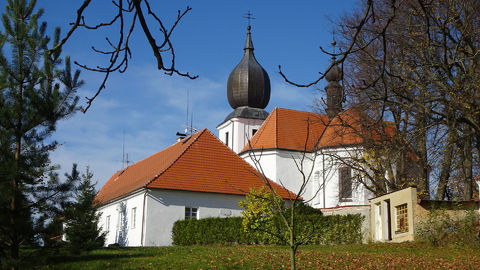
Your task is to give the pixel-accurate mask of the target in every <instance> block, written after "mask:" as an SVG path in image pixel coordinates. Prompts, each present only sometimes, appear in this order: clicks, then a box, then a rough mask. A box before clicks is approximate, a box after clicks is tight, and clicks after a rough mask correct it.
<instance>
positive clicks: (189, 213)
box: [185, 207, 198, 219]
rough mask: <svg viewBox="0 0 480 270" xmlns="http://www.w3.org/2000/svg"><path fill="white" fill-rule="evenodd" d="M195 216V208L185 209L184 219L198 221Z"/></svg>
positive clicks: (196, 210)
mask: <svg viewBox="0 0 480 270" xmlns="http://www.w3.org/2000/svg"><path fill="white" fill-rule="evenodd" d="M197 214H198V208H197V207H185V219H198V217H197Z"/></svg>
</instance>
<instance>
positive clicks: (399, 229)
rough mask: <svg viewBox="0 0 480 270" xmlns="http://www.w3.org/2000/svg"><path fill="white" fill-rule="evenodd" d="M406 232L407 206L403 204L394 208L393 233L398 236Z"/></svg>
mask: <svg viewBox="0 0 480 270" xmlns="http://www.w3.org/2000/svg"><path fill="white" fill-rule="evenodd" d="M402 218H403V221H402ZM402 225H403V226H402ZM408 231H409V226H408V204H407V203H403V204H400V205H397V206H395V233H396V234H400V233H406V232H408Z"/></svg>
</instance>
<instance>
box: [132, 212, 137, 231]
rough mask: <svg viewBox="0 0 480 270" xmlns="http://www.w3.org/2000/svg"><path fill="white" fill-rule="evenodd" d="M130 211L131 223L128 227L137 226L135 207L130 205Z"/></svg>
mask: <svg viewBox="0 0 480 270" xmlns="http://www.w3.org/2000/svg"><path fill="white" fill-rule="evenodd" d="M130 211H131V212H130V218H131V223H132V225H131V226H130V229H135V227H136V226H137V207H132V209H131V210H130Z"/></svg>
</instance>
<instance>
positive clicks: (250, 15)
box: [243, 10, 256, 26]
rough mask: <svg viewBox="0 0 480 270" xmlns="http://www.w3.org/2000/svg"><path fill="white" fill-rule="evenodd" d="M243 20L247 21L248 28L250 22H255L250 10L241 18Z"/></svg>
mask: <svg viewBox="0 0 480 270" xmlns="http://www.w3.org/2000/svg"><path fill="white" fill-rule="evenodd" d="M243 18H245V19H247V20H248V26H250V20H255V19H256V18H255V17H253V14H252V13H251V12H250V10H249V11H248V12H247V14H245V16H243Z"/></svg>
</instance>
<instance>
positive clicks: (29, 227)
mask: <svg viewBox="0 0 480 270" xmlns="http://www.w3.org/2000/svg"><path fill="white" fill-rule="evenodd" d="M35 2H36V1H26V0H8V1H7V4H6V6H5V11H4V13H3V14H2V26H3V27H1V28H0V29H1V30H0V190H1V191H2V196H0V228H1V230H0V250H1V252H0V256H2V257H9V258H10V259H11V260H10V259H9V262H8V264H10V265H12V267H13V268H15V265H16V264H17V263H18V250H19V248H20V244H21V243H32V242H34V241H35V239H34V237H36V236H37V235H38V232H41V231H43V230H44V224H45V221H46V220H48V219H49V218H52V217H54V216H55V214H56V213H58V210H59V208H60V202H62V201H64V200H66V198H68V192H69V191H70V190H71V188H72V186H73V183H72V182H69V181H65V182H60V181H59V179H58V177H57V175H56V174H55V173H54V172H53V170H54V169H55V167H54V166H51V165H50V161H49V153H50V152H51V151H53V150H54V149H55V148H56V147H57V143H56V142H55V141H52V140H48V138H49V136H51V135H52V133H53V132H54V131H55V128H56V123H57V121H59V120H61V119H64V118H67V117H68V116H70V115H71V114H72V113H74V112H75V111H76V109H77V102H78V97H77V96H76V95H75V92H76V90H77V89H78V88H79V87H80V86H81V85H82V83H83V82H82V81H80V80H79V75H80V72H79V71H77V72H75V74H74V75H72V72H71V67H70V61H69V59H68V58H66V60H65V67H64V68H63V69H59V65H60V64H61V63H62V59H61V58H60V54H61V51H60V50H57V51H55V52H53V53H50V52H49V48H51V46H55V44H57V43H58V41H59V37H60V30H59V29H58V28H57V29H56V30H55V32H54V37H53V40H51V39H50V37H48V36H47V35H46V29H47V27H46V23H39V22H38V19H39V17H40V16H41V14H42V13H43V10H41V9H40V10H38V11H37V12H35ZM7 250H8V251H7ZM0 263H1V261H0ZM1 267H2V266H1V265H0V268H1Z"/></svg>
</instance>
